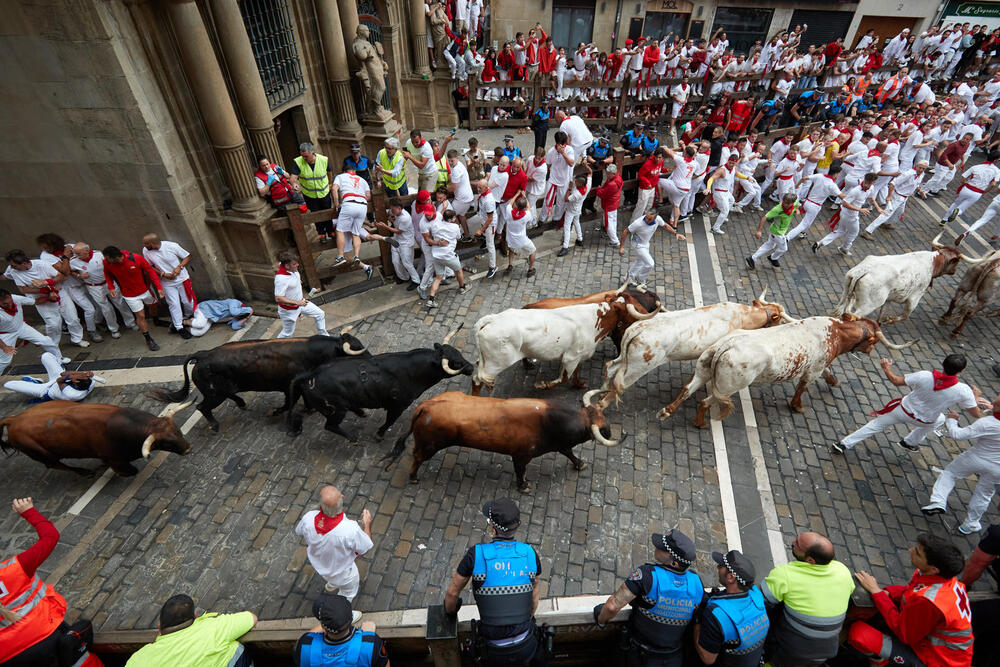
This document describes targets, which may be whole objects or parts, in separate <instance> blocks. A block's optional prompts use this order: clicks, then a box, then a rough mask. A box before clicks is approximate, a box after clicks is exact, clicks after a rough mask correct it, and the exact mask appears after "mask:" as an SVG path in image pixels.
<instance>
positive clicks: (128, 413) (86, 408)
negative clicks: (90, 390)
mask: <svg viewBox="0 0 1000 667" xmlns="http://www.w3.org/2000/svg"><path fill="white" fill-rule="evenodd" d="M189 405H191V404H190V403H184V404H183V405H180V406H178V407H177V408H175V409H173V410H171V411H170V412H168V413H166V414H164V415H163V416H162V417H157V416H156V415H152V414H150V413H148V412H143V411H142V410H134V409H132V408H122V407H118V406H117V405H104V404H101V403H82V404H81V403H73V402H71V401H49V402H46V403H42V404H40V405H35V406H32V407H30V408H28V409H27V410H25V411H24V412H22V413H21V414H18V415H14V416H12V417H6V418H4V419H3V420H0V448H3V449H4V450H7V449H8V448H12V449H16V450H17V451H19V452H21V453H23V454H26V455H27V456H28V457H30V458H33V459H35V460H36V461H39V462H40V463H44V464H45V466H46V467H48V468H55V469H56V470H68V471H70V472H75V473H76V474H78V475H92V474H94V471H93V470H88V469H86V468H77V467H74V466H69V465H66V464H65V463H63V462H62V460H61V459H100V460H101V461H102V462H104V464H105V465H107V466H109V467H110V468H111V469H112V470H114V471H115V472H116V473H118V474H119V475H124V476H129V475H134V474H136V472H138V471H137V470H136V468H135V466H133V465H132V464H131V463H130V461H134V460H136V459H138V458H140V457H141V458H149V455H150V453H151V452H153V451H155V450H162V451H165V452H173V453H174V454H180V455H181V456H184V455H186V454H187V453H188V452H190V451H191V445H190V443H188V441H187V440H185V439H184V435H183V434H182V433H181V430H180V429H179V428H177V424H175V423H174V419H173V416H174V414H176V413H177V412H178V411H180V410H183V409H184V408H186V407H187V406H189ZM5 431H6V437H4V432H5Z"/></svg>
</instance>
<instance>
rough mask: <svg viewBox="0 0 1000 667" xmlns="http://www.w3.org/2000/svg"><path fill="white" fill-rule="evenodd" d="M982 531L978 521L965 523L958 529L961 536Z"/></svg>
mask: <svg viewBox="0 0 1000 667" xmlns="http://www.w3.org/2000/svg"><path fill="white" fill-rule="evenodd" d="M982 529H983V527H982V526H981V525H980V524H979V522H978V521H977V522H976V523H969V522H965V523H963V524H962V525H961V526H959V527H958V532H960V533H962V534H963V535H972V534H973V533H978V532H979V531H981V530H982Z"/></svg>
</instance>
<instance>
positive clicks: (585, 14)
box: [552, 0, 594, 54]
mask: <svg viewBox="0 0 1000 667" xmlns="http://www.w3.org/2000/svg"><path fill="white" fill-rule="evenodd" d="M593 36H594V3H593V2H591V3H590V5H589V6H588V5H587V3H586V2H581V1H580V0H556V1H555V2H553V3H552V43H553V44H555V45H556V46H564V47H566V53H568V54H572V53H573V51H575V50H576V45H577V44H579V43H580V42H583V43H584V44H590V42H591V39H592V38H593Z"/></svg>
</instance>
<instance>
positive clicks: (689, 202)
mask: <svg viewBox="0 0 1000 667" xmlns="http://www.w3.org/2000/svg"><path fill="white" fill-rule="evenodd" d="M704 185H705V177H704V176H702V177H701V178H696V179H694V180H692V181H691V189H690V190H688V192H687V196H686V197H685V198H684V202H683V203H682V204H681V215H687V214H688V213H690V212H691V211H692V210H693V209H694V200H695V197H697V196H698V193H699V192H701V190H702V186H704Z"/></svg>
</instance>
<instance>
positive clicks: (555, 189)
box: [498, 181, 569, 222]
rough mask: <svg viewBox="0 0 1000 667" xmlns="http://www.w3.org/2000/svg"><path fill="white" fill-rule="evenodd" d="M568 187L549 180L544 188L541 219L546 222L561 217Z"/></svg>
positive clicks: (564, 207) (564, 208)
mask: <svg viewBox="0 0 1000 667" xmlns="http://www.w3.org/2000/svg"><path fill="white" fill-rule="evenodd" d="M568 187H569V185H568V184H567V185H556V184H555V183H553V182H552V181H549V184H548V187H547V188H546V189H545V204H544V206H545V207H544V208H543V209H542V220H544V221H545V222H548V221H550V220H558V219H559V218H561V217H563V212H564V211H565V210H566V189H567V188H568ZM498 208H499V207H498Z"/></svg>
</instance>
